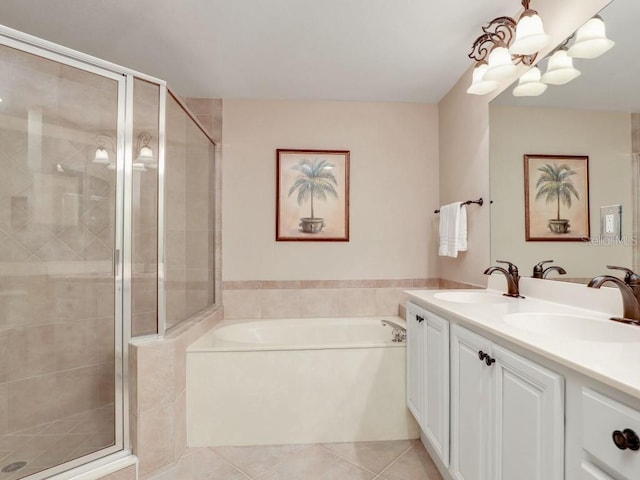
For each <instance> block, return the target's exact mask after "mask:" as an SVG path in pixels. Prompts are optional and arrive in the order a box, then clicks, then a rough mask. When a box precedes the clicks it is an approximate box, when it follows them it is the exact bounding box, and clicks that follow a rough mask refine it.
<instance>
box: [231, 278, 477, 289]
mask: <svg viewBox="0 0 640 480" xmlns="http://www.w3.org/2000/svg"><path fill="white" fill-rule="evenodd" d="M443 281H445V280H442V279H439V278H401V279H379V280H248V281H225V282H223V283H222V289H223V290H280V289H282V290H284V289H301V290H306V289H312V288H441V283H442V282H443ZM445 282H448V283H452V284H453V283H455V284H456V285H464V286H463V287H446V288H473V287H472V286H471V285H467V284H463V283H459V282H449V281H445Z"/></svg>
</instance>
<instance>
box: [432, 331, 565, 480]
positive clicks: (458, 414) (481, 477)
mask: <svg viewBox="0 0 640 480" xmlns="http://www.w3.org/2000/svg"><path fill="white" fill-rule="evenodd" d="M427 388H428V385H427ZM563 394H564V380H563V378H562V377H561V376H560V375H557V374H556V373H554V372H551V371H549V370H547V369H545V368H543V367H541V366H539V365H537V364H536V363H534V362H532V361H530V360H527V359H525V358H522V357H520V356H518V355H516V354H514V353H512V352H510V351H509V350H507V349H505V348H503V347H501V346H499V345H497V344H495V343H492V342H491V341H489V340H487V339H486V338H484V337H482V336H480V335H478V334H476V333H473V332H471V331H469V330H467V329H465V328H463V327H460V326H459V325H452V327H451V467H450V472H451V474H452V476H453V477H454V478H456V479H458V480H511V479H514V478H517V479H518V480H562V479H563V478H564V454H563V453H564V397H563Z"/></svg>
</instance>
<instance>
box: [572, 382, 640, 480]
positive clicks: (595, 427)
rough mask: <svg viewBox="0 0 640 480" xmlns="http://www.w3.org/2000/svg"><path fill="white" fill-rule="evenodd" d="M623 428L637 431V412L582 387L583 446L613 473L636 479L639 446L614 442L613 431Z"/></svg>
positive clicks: (639, 467) (639, 470)
mask: <svg viewBox="0 0 640 480" xmlns="http://www.w3.org/2000/svg"><path fill="white" fill-rule="evenodd" d="M625 429H630V430H632V431H633V432H635V434H638V435H640V412H638V411H637V410H633V409H631V408H629V407H627V406H626V405H622V404H621V403H619V402H616V401H615V400H612V399H611V398H608V397H605V396H604V395H601V394H599V393H596V392H594V391H593V390H589V389H586V388H585V389H584V390H583V391H582V447H583V448H584V450H586V451H587V452H589V453H590V454H591V455H593V457H594V458H596V459H597V460H598V461H599V462H602V464H603V465H605V466H606V467H607V470H611V471H612V472H616V475H615V476H616V477H618V476H620V477H621V478H624V479H628V480H637V479H638V478H640V450H631V449H629V448H626V449H620V448H618V447H617V446H616V444H615V443H614V442H613V437H612V435H613V432H614V431H620V432H622V431H624V430H625ZM595 478H598V477H595Z"/></svg>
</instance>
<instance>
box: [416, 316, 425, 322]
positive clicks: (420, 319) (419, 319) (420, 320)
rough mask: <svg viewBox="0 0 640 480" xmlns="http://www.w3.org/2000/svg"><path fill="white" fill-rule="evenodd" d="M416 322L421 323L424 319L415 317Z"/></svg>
mask: <svg viewBox="0 0 640 480" xmlns="http://www.w3.org/2000/svg"><path fill="white" fill-rule="evenodd" d="M416 320H417V321H418V323H422V322H424V317H421V316H420V315H416Z"/></svg>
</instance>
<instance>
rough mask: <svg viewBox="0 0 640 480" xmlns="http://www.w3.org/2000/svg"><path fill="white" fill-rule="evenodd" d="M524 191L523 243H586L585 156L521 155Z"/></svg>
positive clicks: (587, 237)
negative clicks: (524, 241) (522, 159)
mask: <svg viewBox="0 0 640 480" xmlns="http://www.w3.org/2000/svg"><path fill="white" fill-rule="evenodd" d="M524 192H525V197H524V198H525V201H524V209H525V236H526V241H528V242H535V241H538V242H586V241H589V239H590V236H591V231H590V225H589V157H588V156H584V155H534V154H526V155H524Z"/></svg>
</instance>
